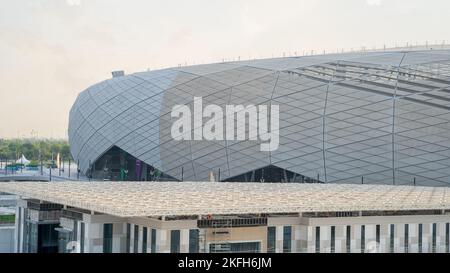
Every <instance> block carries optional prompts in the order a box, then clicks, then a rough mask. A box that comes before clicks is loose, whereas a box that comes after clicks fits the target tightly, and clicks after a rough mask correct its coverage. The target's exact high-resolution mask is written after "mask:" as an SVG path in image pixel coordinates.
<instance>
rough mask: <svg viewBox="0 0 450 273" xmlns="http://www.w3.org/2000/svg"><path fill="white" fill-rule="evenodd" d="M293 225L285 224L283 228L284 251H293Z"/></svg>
mask: <svg viewBox="0 0 450 273" xmlns="http://www.w3.org/2000/svg"><path fill="white" fill-rule="evenodd" d="M291 240H292V227H291V226H285V227H284V228H283V253H290V252H291Z"/></svg>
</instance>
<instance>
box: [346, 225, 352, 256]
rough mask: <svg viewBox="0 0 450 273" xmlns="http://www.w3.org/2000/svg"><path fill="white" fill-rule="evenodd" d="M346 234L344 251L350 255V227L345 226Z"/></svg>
mask: <svg viewBox="0 0 450 273" xmlns="http://www.w3.org/2000/svg"><path fill="white" fill-rule="evenodd" d="M346 233H347V234H346V235H347V236H346V242H345V245H346V250H347V253H350V252H351V250H352V249H351V242H352V227H351V226H347V232H346Z"/></svg>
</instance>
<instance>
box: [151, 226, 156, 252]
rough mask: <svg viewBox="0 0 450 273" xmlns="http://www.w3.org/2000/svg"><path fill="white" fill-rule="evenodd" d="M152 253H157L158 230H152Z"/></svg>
mask: <svg viewBox="0 0 450 273" xmlns="http://www.w3.org/2000/svg"><path fill="white" fill-rule="evenodd" d="M150 248H151V249H150V250H151V252H152V253H156V229H154V228H152V242H151V247H150Z"/></svg>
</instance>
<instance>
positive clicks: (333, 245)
mask: <svg viewBox="0 0 450 273" xmlns="http://www.w3.org/2000/svg"><path fill="white" fill-rule="evenodd" d="M330 237H331V241H330V246H331V253H335V252H336V227H335V226H332V227H331V236H330Z"/></svg>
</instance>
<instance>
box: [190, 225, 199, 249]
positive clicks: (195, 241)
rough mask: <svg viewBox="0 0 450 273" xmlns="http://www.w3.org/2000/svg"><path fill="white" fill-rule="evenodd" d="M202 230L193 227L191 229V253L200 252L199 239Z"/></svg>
mask: <svg viewBox="0 0 450 273" xmlns="http://www.w3.org/2000/svg"><path fill="white" fill-rule="evenodd" d="M199 235H200V230H198V229H191V230H189V253H198V252H199V247H200V245H199V243H200V242H199V240H200V237H199Z"/></svg>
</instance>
